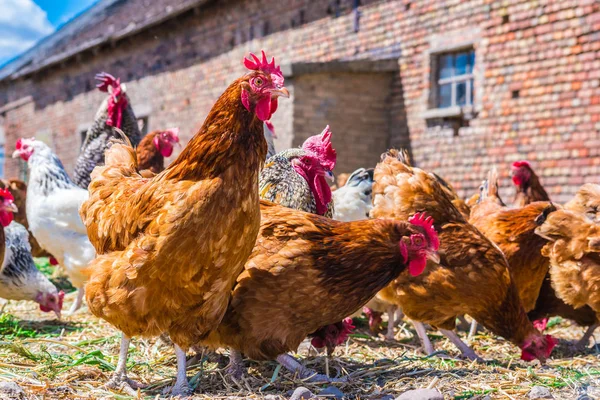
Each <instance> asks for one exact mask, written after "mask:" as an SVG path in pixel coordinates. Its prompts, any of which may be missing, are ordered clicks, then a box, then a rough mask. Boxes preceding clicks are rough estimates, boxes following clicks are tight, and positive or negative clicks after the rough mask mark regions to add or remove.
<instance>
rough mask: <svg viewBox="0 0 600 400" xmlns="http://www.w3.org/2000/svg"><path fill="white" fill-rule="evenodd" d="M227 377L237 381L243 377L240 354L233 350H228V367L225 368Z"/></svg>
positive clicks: (242, 360) (242, 362) (242, 364)
mask: <svg viewBox="0 0 600 400" xmlns="http://www.w3.org/2000/svg"><path fill="white" fill-rule="evenodd" d="M225 372H226V373H227V375H228V376H230V377H231V378H233V379H234V380H236V381H239V380H240V379H241V378H242V376H243V375H244V359H243V357H242V353H240V352H239V351H237V350H235V349H229V365H228V366H227V367H226V368H225Z"/></svg>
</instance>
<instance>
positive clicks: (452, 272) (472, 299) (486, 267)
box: [371, 150, 556, 362]
mask: <svg viewBox="0 0 600 400" xmlns="http://www.w3.org/2000/svg"><path fill="white" fill-rule="evenodd" d="M373 194H374V199H373V210H371V217H373V218H397V219H401V220H402V219H404V218H407V216H408V215H410V214H412V213H415V212H417V211H419V212H421V211H422V212H427V213H428V214H429V215H431V217H432V218H433V220H434V221H435V226H436V229H437V231H438V234H439V237H440V257H441V262H440V263H439V264H436V263H429V264H428V265H426V264H425V263H423V264H422V265H419V269H418V271H419V272H420V271H422V270H425V272H424V273H422V274H420V275H418V276H409V275H406V274H401V275H400V276H399V277H398V278H397V279H395V280H394V281H392V283H391V284H390V285H388V286H387V287H386V288H385V289H383V290H382V291H381V292H380V293H379V296H380V297H381V298H383V299H384V300H385V301H387V302H389V303H394V304H397V305H398V306H400V307H402V310H403V311H404V313H405V314H406V315H407V316H408V317H409V318H411V319H413V320H416V321H420V322H424V323H428V324H431V325H433V326H436V327H438V328H441V329H440V330H441V332H442V333H443V334H445V335H446V336H448V338H449V339H450V340H451V341H452V342H453V343H454V344H455V345H456V346H457V347H459V349H461V351H462V352H463V354H464V355H466V356H467V357H469V358H472V359H477V358H478V357H477V355H476V354H475V353H474V352H473V350H472V349H471V348H470V347H468V346H467V345H466V344H465V343H463V342H462V341H461V340H460V338H459V337H458V336H457V335H456V333H454V332H453V331H452V330H453V329H454V328H455V324H456V317H457V316H459V315H463V314H468V315H470V316H472V317H473V318H475V319H476V320H477V321H478V322H479V323H481V324H482V325H483V326H485V327H486V328H488V329H489V330H490V331H492V332H494V333H495V334H497V335H499V336H502V337H504V338H505V339H507V340H509V341H511V342H512V343H514V344H516V345H517V346H519V347H520V348H521V350H522V353H521V357H522V358H523V359H524V360H532V359H534V358H538V359H539V360H540V361H542V362H544V361H545V360H546V359H547V358H548V357H549V356H550V353H551V351H552V348H553V347H554V346H555V345H556V341H555V339H554V338H552V337H551V336H549V335H546V336H544V335H542V334H541V333H540V332H539V331H538V330H537V329H535V328H534V326H533V325H532V323H531V322H530V321H529V320H528V319H527V315H526V314H525V310H524V309H523V306H522V304H521V300H520V299H519V294H518V290H517V287H516V285H515V283H514V282H513V279H512V277H511V274H510V272H509V268H508V265H507V262H506V258H505V257H504V255H503V254H502V252H501V251H500V250H499V249H498V247H497V246H496V245H495V244H493V243H492V242H491V241H490V240H488V239H487V238H486V237H485V236H484V235H483V234H482V233H481V232H480V231H479V230H477V228H475V227H474V226H473V225H471V224H469V223H468V222H467V221H466V220H465V218H464V216H463V215H462V214H461V212H460V211H459V210H458V209H457V208H456V207H455V206H454V205H453V204H452V200H453V199H452V197H451V196H449V195H448V193H447V191H446V190H445V189H444V188H443V187H442V185H441V184H440V183H439V181H438V180H437V179H436V178H435V176H433V175H432V174H429V173H427V172H425V171H423V170H421V169H419V168H413V167H411V166H410V165H409V164H408V163H407V162H406V160H405V158H404V157H403V155H402V154H400V153H399V152H397V151H396V150H391V151H390V152H388V153H387V154H384V155H383V156H382V161H381V162H380V163H379V164H378V165H377V167H376V168H375V184H374V185H373ZM426 267H427V268H426ZM417 333H418V334H419V336H420V337H423V335H424V334H425V332H417Z"/></svg>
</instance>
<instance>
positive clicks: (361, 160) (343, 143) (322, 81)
mask: <svg viewBox="0 0 600 400" xmlns="http://www.w3.org/2000/svg"><path fill="white" fill-rule="evenodd" d="M391 82H392V75H391V74H388V73H386V74H383V73H382V74H379V73H321V74H310V75H302V76H299V77H298V78H295V79H294V91H295V94H294V95H295V97H296V99H297V101H295V104H294V113H293V124H294V129H293V131H294V139H293V142H292V143H291V144H292V146H300V145H302V143H303V142H304V140H305V139H306V138H308V137H309V136H312V135H314V134H317V133H320V132H321V131H322V130H323V129H324V128H325V126H326V125H330V127H331V128H332V132H333V135H332V143H333V146H334V148H335V149H336V151H337V154H338V157H337V165H336V170H337V171H340V172H351V171H354V170H356V169H357V168H360V167H362V166H365V165H367V166H374V165H375V164H376V163H377V161H379V157H380V155H381V153H382V152H384V151H385V150H386V148H387V147H388V145H389V131H390V118H389V115H390V110H389V107H388V104H389V100H390V95H391ZM299 99H302V100H301V101H300V100H299Z"/></svg>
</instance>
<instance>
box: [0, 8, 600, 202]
mask: <svg viewBox="0 0 600 400" xmlns="http://www.w3.org/2000/svg"><path fill="white" fill-rule="evenodd" d="M339 3H340V5H341V11H340V12H339V14H340V16H339V17H335V13H332V12H331V7H332V4H336V0H333V1H309V0H292V1H289V2H281V1H277V0H247V1H240V0H235V1H234V0H227V1H219V2H214V3H210V5H209V6H206V7H203V8H201V10H200V12H199V13H191V12H190V13H188V14H186V15H183V16H181V17H178V19H177V20H175V21H171V22H167V23H165V24H163V25H162V26H160V27H157V28H153V29H151V30H149V31H146V32H143V33H142V34H139V35H137V36H134V37H132V38H130V39H127V40H124V41H119V42H117V43H115V44H113V45H112V46H106V47H103V48H102V49H101V50H100V51H98V52H97V53H96V54H95V55H94V54H85V55H82V56H81V57H80V58H79V59H78V60H73V61H69V62H67V63H65V64H64V65H62V66H60V67H56V68H53V69H51V70H46V71H43V72H42V73H40V74H38V75H36V76H34V77H28V78H26V79H24V80H21V81H18V82H12V83H11V84H10V85H9V86H6V85H4V87H1V86H0V92H3V93H2V96H0V99H1V98H5V99H6V101H8V102H10V101H15V100H19V99H22V98H23V97H24V96H27V95H31V96H32V102H30V103H27V104H25V105H22V106H20V107H17V108H15V109H12V110H9V111H6V112H5V119H4V127H5V132H6V143H7V146H8V148H9V149H11V148H12V146H14V143H15V141H16V139H17V137H22V136H32V135H35V134H36V133H38V132H42V133H44V132H46V133H45V134H46V136H48V132H50V136H51V137H52V141H53V145H54V147H55V149H56V150H57V152H58V154H59V155H60V157H61V158H62V159H63V161H64V162H65V165H66V166H67V169H68V170H69V171H71V170H72V166H73V164H74V159H75V157H76V156H77V153H78V143H79V138H78V137H77V135H78V132H77V130H78V127H80V126H81V125H82V124H85V123H89V121H90V120H91V119H92V118H93V116H94V113H95V109H96V107H97V105H98V104H99V103H100V101H101V99H102V94H101V93H97V92H96V91H94V90H93V82H92V79H93V75H94V73H96V72H98V71H101V70H106V71H108V72H111V73H113V74H114V75H118V76H121V77H122V78H123V80H124V81H126V82H127V83H128V92H129V94H130V97H131V100H132V103H133V105H134V108H135V109H136V110H145V111H144V112H145V113H148V114H149V115H150V121H149V123H150V128H151V129H155V128H159V127H169V126H174V125H178V126H180V128H181V131H182V136H183V138H184V139H187V138H189V137H191V135H192V134H193V133H194V132H195V130H196V129H197V128H198V127H199V126H200V124H201V123H202V121H203V119H204V117H205V115H206V114H207V112H208V110H209V109H210V107H211V105H212V104H213V102H214V100H215V99H216V98H217V97H218V96H219V94H220V93H221V92H222V91H223V89H224V88H225V87H226V85H227V84H228V83H229V82H231V81H232V80H233V79H234V78H235V77H237V76H239V75H240V74H241V73H243V67H242V65H241V63H240V60H241V58H242V56H243V55H244V54H246V53H247V52H248V51H249V50H252V51H258V50H259V49H261V48H264V49H267V50H268V52H269V54H273V55H275V56H276V57H277V60H278V61H281V60H283V61H285V62H324V61H332V60H353V59H372V60H373V59H383V58H396V59H397V60H398V63H399V68H400V72H399V74H397V75H395V76H393V77H392V78H391V81H392V83H391V87H390V90H389V92H388V94H389V96H390V100H389V109H388V111H389V121H390V123H389V131H388V132H389V133H388V138H387V140H385V145H386V146H387V144H388V143H389V144H391V145H394V146H406V145H410V147H411V150H412V153H413V156H414V159H415V162H416V163H417V164H418V165H419V166H422V167H424V168H427V169H432V170H435V171H436V172H438V173H439V174H441V175H443V176H444V177H446V178H448V180H449V181H451V182H452V183H454V184H455V185H456V186H457V188H458V189H459V191H460V192H461V193H462V194H464V195H466V194H468V193H470V192H472V191H474V190H476V188H477V186H478V185H479V183H480V181H481V179H482V178H483V177H484V176H485V173H486V171H487V169H489V168H490V167H492V166H493V165H496V166H498V168H499V169H500V171H501V173H502V174H503V177H506V176H507V173H508V170H509V168H508V166H509V163H510V162H512V161H514V160H516V159H520V158H527V159H529V160H530V161H532V164H533V166H534V167H536V168H537V169H538V170H539V171H540V173H541V175H542V182H543V183H544V185H545V186H546V187H547V188H548V189H549V192H550V194H551V196H552V197H553V198H554V199H555V200H557V201H564V200H566V199H567V198H568V196H569V195H570V194H571V193H573V192H574V191H575V190H576V188H577V186H578V185H579V184H581V183H583V182H584V181H591V182H598V181H599V179H600V158H599V157H598V152H600V150H599V147H598V144H600V139H599V138H598V133H599V131H600V57H599V53H600V40H599V39H600V9H599V8H600V5H599V4H598V2H597V1H594V0H562V1H557V0H506V1H502V2H491V1H488V0H470V1H461V0H445V1H439V0H423V1H409V0H393V1H391V0H390V1H365V0H362V1H361V4H362V6H361V7H360V18H359V24H358V26H357V25H356V23H355V21H356V16H355V15H354V13H352V12H351V11H350V5H351V4H352V1H351V0H340V1H339ZM356 28H358V30H356ZM250 32H252V34H251V33H250ZM465 39H466V40H471V41H473V43H474V47H475V49H476V69H477V74H478V81H477V84H476V89H475V91H476V100H477V110H476V118H475V119H474V120H472V121H471V122H470V126H469V127H465V128H461V129H460V130H459V131H458V132H457V133H458V135H455V134H454V133H455V132H454V131H453V130H450V129H445V128H443V127H440V126H435V125H434V126H430V127H428V126H427V123H426V121H425V119H424V118H423V112H424V111H426V109H427V108H428V99H429V94H430V93H429V90H430V73H431V56H430V54H429V51H430V50H431V48H432V47H435V46H438V45H439V42H444V41H446V42H448V41H449V42H452V41H455V42H460V41H461V40H465ZM294 79H295V80H296V79H298V78H294ZM307 79H310V78H307ZM322 79H326V78H325V77H323V78H322ZM330 83H331V84H332V85H333V84H334V82H330ZM354 88H355V83H352V85H350V86H349V87H347V89H348V92H352V89H354ZM295 89H296V90H298V89H297V88H295ZM300 90H301V89H300ZM340 90H341V91H343V89H340ZM514 93H518V96H516V97H515V96H514ZM380 95H381V94H380V93H377V94H375V95H374V96H375V97H376V98H377V99H379V98H380V97H379V96H380ZM371 96H373V94H372V93H371V92H369V93H364V94H362V95H357V96H356V97H355V103H354V104H364V105H368V104H370V103H372V101H373V98H372V97H371ZM299 97H300V92H298V93H297V98H299ZM513 97H514V98H513ZM284 101H285V100H282V101H281V103H284ZM307 101H308V100H307ZM293 116H294V118H296V114H295V113H294V114H293ZM277 118H279V117H276V118H275V122H276V127H277V123H279V124H283V130H282V132H283V133H285V132H288V131H289V129H290V128H289V126H290V121H279V122H277ZM320 118H322V117H320ZM351 118H354V117H353V115H352V114H350V113H349V114H348V120H350V119H351ZM317 120H318V123H317V122H314V125H315V126H314V127H311V128H310V129H311V130H313V129H316V130H317V131H319V130H320V128H321V126H322V125H323V124H324V122H325V121H324V120H322V119H321V120H320V119H317ZM341 122H343V121H342V120H340V122H338V121H333V122H332V123H331V126H332V129H333V131H334V135H337V134H338V133H339V134H341V135H343V131H344V125H342V124H341ZM291 124H293V125H291V126H293V129H294V130H295V129H296V127H297V125H298V126H299V125H301V124H300V123H296V121H295V120H294V121H292V122H291ZM306 126H308V125H306ZM298 129H299V127H298ZM409 132H410V136H408V133H409ZM298 134H299V135H300V131H299V132H298ZM304 134H305V133H302V135H304ZM366 135H367V136H366V137H371V138H372V139H373V141H374V142H375V141H377V143H376V144H372V146H373V148H375V147H378V148H379V149H380V148H381V142H379V141H380V140H381V138H383V135H382V136H381V137H379V136H371V135H373V133H372V132H366ZM284 137H287V138H288V139H287V140H289V139H290V136H289V134H288V135H287V136H286V135H284ZM299 137H300V136H298V138H299ZM363 137H364V136H363V134H362V133H361V135H360V137H355V138H348V143H357V144H358V143H361V142H360V140H361V138H363ZM409 138H410V141H409V140H408V139H409ZM370 144H371V143H370ZM349 151H350V152H352V154H351V155H347V151H346V149H344V150H343V152H342V150H341V148H340V151H338V153H339V154H340V159H341V160H343V161H342V162H343V163H344V164H343V165H346V164H345V163H347V165H357V164H358V163H354V162H352V161H350V159H351V158H352V157H360V154H361V150H360V148H358V147H356V148H354V147H352V148H351V149H350V150H349ZM370 159H371V158H368V160H370ZM365 160H367V159H365ZM368 160H367V161H368ZM16 166H17V164H16V162H14V161H13V160H7V164H6V168H7V175H12V174H15V173H16V171H17V168H16ZM338 172H345V171H342V170H339V171H338ZM501 183H502V184H503V185H504V186H508V185H509V181H508V180H506V179H504V180H503V181H502V182H501ZM509 192H510V190H509V189H505V190H503V192H502V193H503V194H504V195H507V194H508V193H509Z"/></svg>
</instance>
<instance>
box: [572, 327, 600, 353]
mask: <svg viewBox="0 0 600 400" xmlns="http://www.w3.org/2000/svg"><path fill="white" fill-rule="evenodd" d="M598 325H599V324H595V325H590V326H589V327H588V328H587V330H586V331H585V333H584V334H583V336H582V337H581V339H579V340H578V341H577V342H576V343H575V348H576V349H577V350H583V349H585V348H586V347H587V346H588V343H589V341H590V338H591V337H592V335H593V334H594V330H596V328H597V327H598Z"/></svg>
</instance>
